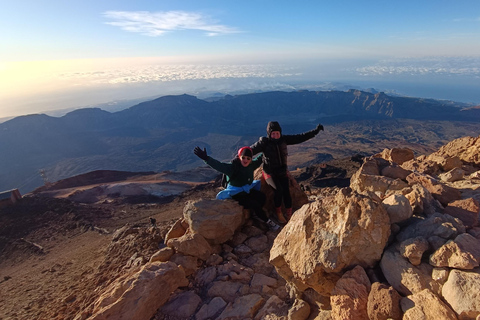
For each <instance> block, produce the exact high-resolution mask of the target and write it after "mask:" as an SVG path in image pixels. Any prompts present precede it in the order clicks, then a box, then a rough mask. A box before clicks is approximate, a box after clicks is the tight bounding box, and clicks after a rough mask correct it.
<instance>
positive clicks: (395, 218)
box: [382, 194, 413, 223]
mask: <svg viewBox="0 0 480 320" xmlns="http://www.w3.org/2000/svg"><path fill="white" fill-rule="evenodd" d="M382 204H383V206H384V208H385V209H386V210H387V213H388V216H389V217H390V223H399V222H402V221H405V220H407V219H409V218H410V217H411V216H412V215H413V210H412V206H411V205H410V202H409V201H408V199H407V198H406V197H405V196H404V195H403V194H392V195H391V196H389V197H387V198H385V200H383V202H382Z"/></svg>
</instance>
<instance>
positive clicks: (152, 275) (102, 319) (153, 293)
mask: <svg viewBox="0 0 480 320" xmlns="http://www.w3.org/2000/svg"><path fill="white" fill-rule="evenodd" d="M186 285H188V280H187V279H186V278H185V274H184V273H183V271H182V270H181V269H180V268H178V267H177V266H176V265H175V264H174V263H172V262H164V263H162V262H154V263H148V264H146V265H145V266H144V267H143V268H142V269H141V270H140V271H139V272H137V273H135V274H133V275H130V276H128V275H127V276H124V277H121V278H119V279H118V280H117V281H115V282H114V283H112V284H111V285H110V286H109V287H108V288H107V290H106V291H105V292H104V293H103V294H102V295H101V296H100V297H99V298H98V299H97V301H96V302H95V304H94V310H93V315H92V317H90V318H89V319H92V320H107V319H119V320H122V319H124V320H131V319H138V320H140V319H145V320H148V319H150V318H151V317H152V316H153V315H154V314H155V312H156V311H157V309H158V308H160V307H161V306H162V305H163V304H164V303H165V302H166V301H167V300H168V298H169V296H170V293H172V292H173V291H174V290H175V289H177V288H178V287H182V286H186Z"/></svg>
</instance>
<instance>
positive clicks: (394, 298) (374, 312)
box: [367, 282, 403, 320]
mask: <svg viewBox="0 0 480 320" xmlns="http://www.w3.org/2000/svg"><path fill="white" fill-rule="evenodd" d="M401 299H402V297H401V296H400V294H398V292H397V291H396V290H395V289H393V287H391V286H387V285H385V284H382V283H380V282H375V283H373V284H372V289H371V290H370V294H369V295H368V304H367V310H368V317H369V318H370V320H387V319H393V320H401V319H402V316H403V312H402V309H401V308H400V300H401Z"/></svg>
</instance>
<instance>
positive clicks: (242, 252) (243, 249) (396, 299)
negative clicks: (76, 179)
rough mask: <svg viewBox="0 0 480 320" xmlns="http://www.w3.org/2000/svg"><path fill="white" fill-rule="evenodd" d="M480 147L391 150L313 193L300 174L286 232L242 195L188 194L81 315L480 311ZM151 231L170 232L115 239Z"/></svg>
mask: <svg viewBox="0 0 480 320" xmlns="http://www.w3.org/2000/svg"><path fill="white" fill-rule="evenodd" d="M479 152H480V137H476V138H474V137H465V138H461V139H457V140H454V141H452V142H450V143H448V144H447V145H445V146H443V147H442V148H440V149H439V150H438V151H437V152H434V153H432V154H430V155H428V156H426V155H422V156H418V157H415V156H414V154H413V152H412V151H411V150H409V149H402V148H394V149H385V150H384V151H383V152H381V153H379V154H376V155H374V156H372V157H368V158H365V160H364V161H363V164H362V165H361V167H360V169H359V170H358V171H357V172H356V173H355V174H354V175H353V176H352V178H351V181H350V186H349V187H345V188H324V189H316V190H311V191H310V192H306V193H307V194H305V193H303V191H301V190H300V187H299V186H298V185H296V184H295V181H294V180H293V179H292V180H293V181H292V187H293V189H294V190H295V195H296V196H295V200H296V205H295V209H297V210H296V211H295V213H294V215H293V217H292V219H291V220H290V221H289V222H288V223H287V224H286V225H285V226H283V228H282V229H281V231H268V230H265V229H262V225H261V224H257V223H255V220H254V219H253V220H252V219H251V218H250V217H249V214H248V212H246V211H245V210H242V208H241V207H240V206H239V205H238V204H236V203H235V202H233V201H215V200H205V199H198V200H193V201H189V202H188V203H187V204H186V205H185V207H184V209H183V218H181V219H179V220H177V222H176V223H175V224H174V225H173V226H172V227H171V228H170V230H169V231H168V233H166V234H165V235H164V236H162V240H163V241H162V243H163V245H162V246H163V247H162V248H160V249H159V250H156V251H152V248H151V249H150V250H149V251H148V252H146V251H143V252H142V250H138V251H137V252H135V254H133V255H132V256H131V258H130V259H129V260H128V261H127V262H126V264H125V267H124V268H123V269H122V270H123V271H122V272H121V273H120V276H119V277H118V278H116V279H113V280H111V281H104V282H101V283H99V285H98V286H97V289H96V296H95V297H92V298H91V299H90V300H89V301H90V303H88V304H85V305H84V307H83V308H82V310H81V311H80V312H79V313H77V315H76V317H75V319H112V318H115V319H196V320H200V319H287V318H288V319H335V320H336V319H370V320H373V319H478V317H479V316H480V300H479V299H478V298H479V297H478V292H480V268H479V264H480V250H479V248H480V227H479V214H480V204H479V201H480V189H479V188H480V160H479V158H478V154H479ZM302 194H303V195H305V196H307V195H308V198H307V201H305V197H302ZM306 202H308V203H306ZM139 234H144V238H145V237H146V238H148V239H150V241H153V242H155V241H157V240H158V236H159V231H158V230H157V229H156V228H155V227H151V228H149V229H142V230H139V229H138V228H133V227H130V226H125V227H124V228H122V229H119V230H117V232H116V233H115V234H114V235H113V237H112V244H111V246H112V247H115V246H118V245H122V246H124V245H127V244H132V243H138V241H140V240H141V239H142V238H140V237H139ZM155 235H157V236H155Z"/></svg>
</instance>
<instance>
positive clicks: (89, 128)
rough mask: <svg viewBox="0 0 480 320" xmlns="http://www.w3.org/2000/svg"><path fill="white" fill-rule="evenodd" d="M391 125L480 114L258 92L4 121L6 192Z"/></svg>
mask: <svg viewBox="0 0 480 320" xmlns="http://www.w3.org/2000/svg"><path fill="white" fill-rule="evenodd" d="M387 119H390V120H392V119H414V120H428V121H431V120H438V121H468V122H478V121H480V109H478V108H471V107H469V106H467V105H465V104H462V103H455V102H450V101H438V100H430V99H419V98H405V97H392V96H388V95H386V94H384V93H368V92H362V91H358V90H353V89H352V90H349V91H305V90H303V91H295V92H281V91H275V92H265V93H253V94H245V95H238V96H225V97H224V98H223V99H218V100H215V101H210V102H208V101H205V100H201V99H197V98H196V97H194V96H191V95H186V94H184V95H178V96H164V97H160V98H158V99H155V100H152V101H146V102H142V103H139V104H137V105H134V106H132V107H130V108H128V109H125V110H122V111H118V112H113V113H111V112H107V111H104V110H101V109H98V108H87V109H79V110H75V111H72V112H70V113H67V114H66V115H64V116H62V117H58V118H56V117H50V116H47V115H41V114H40V115H28V116H21V117H17V118H14V119H11V120H9V121H6V122H4V123H0V150H2V152H1V154H0V163H2V166H1V168H0V190H5V189H10V188H17V187H23V188H24V189H26V190H32V189H33V188H35V187H37V186H39V185H41V184H42V183H43V181H42V180H41V177H40V175H39V174H38V170H40V169H45V170H46V171H45V172H46V173H47V178H49V179H51V180H52V181H55V180H58V179H60V178H65V177H68V176H71V175H75V174H79V173H84V172H88V171H93V170H98V169H106V170H125V171H159V170H180V169H188V168H191V167H194V166H195V165H199V164H201V162H198V159H196V158H195V157H194V156H193V155H192V153H191V150H192V148H193V146H194V145H196V144H200V145H204V146H206V147H210V148H211V149H213V150H215V151H216V152H217V153H216V156H217V157H219V158H220V159H226V158H229V157H230V155H231V153H232V149H234V147H235V146H237V145H246V144H250V143H252V142H254V139H256V138H258V136H260V135H264V134H265V133H264V132H265V129H264V128H265V126H266V123H267V122H268V121H270V120H277V121H280V123H281V124H282V126H283V127H284V128H285V129H287V130H288V131H289V132H292V133H298V132H301V131H304V130H310V129H313V128H314V126H315V125H316V124H317V123H323V124H332V125H335V124H338V123H341V122H345V121H358V120H387ZM449 138H450V139H451V137H449ZM219 150H220V151H219Z"/></svg>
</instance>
